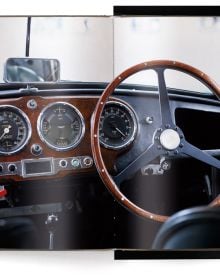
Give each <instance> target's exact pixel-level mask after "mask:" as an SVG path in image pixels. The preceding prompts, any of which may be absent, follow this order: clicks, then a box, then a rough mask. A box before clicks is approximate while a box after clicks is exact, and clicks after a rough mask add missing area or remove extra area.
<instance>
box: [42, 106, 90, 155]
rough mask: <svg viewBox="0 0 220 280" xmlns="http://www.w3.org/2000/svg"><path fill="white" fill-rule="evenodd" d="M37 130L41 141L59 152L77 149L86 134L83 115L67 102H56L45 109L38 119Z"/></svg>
mask: <svg viewBox="0 0 220 280" xmlns="http://www.w3.org/2000/svg"><path fill="white" fill-rule="evenodd" d="M37 128H38V134H39V136H40V138H41V140H42V141H44V142H45V143H46V144H47V146H49V147H50V148H52V149H54V150H57V151H66V150H70V149H72V148H74V147H76V146H77V145H78V144H79V142H80V141H81V139H82V137H83V135H84V132H85V124H84V120H83V117H82V115H81V113H80V112H79V110H78V109H76V108H75V107H74V106H72V105H71V104H69V103H66V102H56V103H52V104H49V105H48V106H47V107H45V108H44V109H43V111H42V112H41V114H40V116H39V118H38V123H37Z"/></svg>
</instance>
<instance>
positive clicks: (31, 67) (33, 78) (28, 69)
mask: <svg viewBox="0 0 220 280" xmlns="http://www.w3.org/2000/svg"><path fill="white" fill-rule="evenodd" d="M59 78H60V63H59V61H58V60H57V59H42V58H29V57H26V58H9V59H8V60H7V61H6V64H5V69H4V81H5V82H7V83H36V82H37V83H39V82H40V83H42V82H57V81H58V80H59Z"/></svg>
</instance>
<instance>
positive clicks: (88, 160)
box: [83, 157, 93, 167]
mask: <svg viewBox="0 0 220 280" xmlns="http://www.w3.org/2000/svg"><path fill="white" fill-rule="evenodd" d="M83 164H84V165H85V166H86V167H90V166H92V164H93V160H92V158H91V157H85V158H84V159H83Z"/></svg>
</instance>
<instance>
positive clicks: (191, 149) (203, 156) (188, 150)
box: [182, 141, 220, 169]
mask: <svg viewBox="0 0 220 280" xmlns="http://www.w3.org/2000/svg"><path fill="white" fill-rule="evenodd" d="M182 153H183V154H186V155H188V156H190V157H193V158H195V159H197V160H199V161H202V162H204V163H207V164H209V165H211V166H213V167H215V168H218V169H220V161H219V160H217V159H216V158H214V157H213V156H211V155H209V154H208V153H207V152H204V151H202V150H200V149H199V148H197V147H195V146H193V145H192V144H190V143H189V142H187V141H184V147H183V149H182Z"/></svg>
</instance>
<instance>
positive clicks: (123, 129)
mask: <svg viewBox="0 0 220 280" xmlns="http://www.w3.org/2000/svg"><path fill="white" fill-rule="evenodd" d="M136 133H137V117H136V115H135V113H134V112H133V110H132V109H131V108H130V107H129V106H128V105H125V104H124V103H121V102H118V101H109V102H108V103H107V104H106V105H105V108H104V110H103V113H102V115H101V118H100V125H99V140H100V143H101V145H102V146H104V147H105V148H109V149H114V150H118V149H122V148H124V147H126V146H128V145H130V144H131V143H132V142H133V141H134V139H135V136H136Z"/></svg>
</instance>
